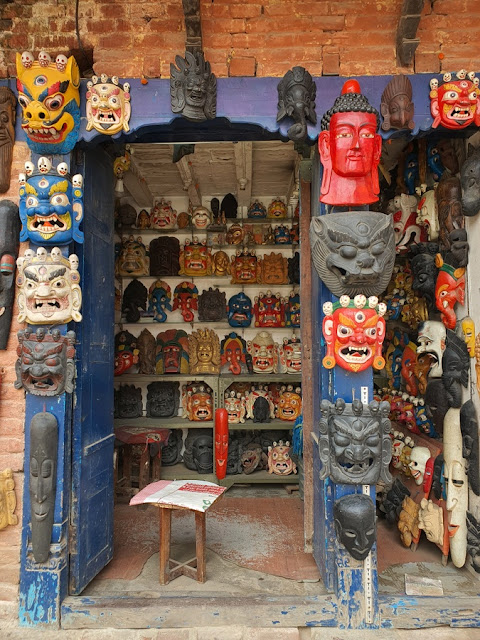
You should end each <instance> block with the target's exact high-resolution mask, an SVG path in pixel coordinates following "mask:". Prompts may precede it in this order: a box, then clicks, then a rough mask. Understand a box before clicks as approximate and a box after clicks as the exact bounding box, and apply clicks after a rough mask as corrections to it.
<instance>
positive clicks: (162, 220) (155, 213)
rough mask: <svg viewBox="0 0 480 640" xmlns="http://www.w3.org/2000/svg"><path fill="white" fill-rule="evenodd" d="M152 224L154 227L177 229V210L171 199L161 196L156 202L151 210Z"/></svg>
mask: <svg viewBox="0 0 480 640" xmlns="http://www.w3.org/2000/svg"><path fill="white" fill-rule="evenodd" d="M150 226H151V227H152V229H175V227H176V226H177V212H176V211H175V209H174V208H173V207H172V203H171V202H170V201H166V200H164V199H163V198H161V199H160V200H158V201H157V202H155V204H154V205H153V207H152V210H151V211H150Z"/></svg>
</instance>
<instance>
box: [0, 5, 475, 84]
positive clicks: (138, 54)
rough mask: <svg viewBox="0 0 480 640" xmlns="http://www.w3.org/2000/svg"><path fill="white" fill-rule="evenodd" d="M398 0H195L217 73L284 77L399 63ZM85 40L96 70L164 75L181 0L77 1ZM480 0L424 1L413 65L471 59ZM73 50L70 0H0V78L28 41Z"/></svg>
mask: <svg viewBox="0 0 480 640" xmlns="http://www.w3.org/2000/svg"><path fill="white" fill-rule="evenodd" d="M402 3H403V0H343V1H342V2H337V1H334V0H310V1H304V0H201V10H202V28H203V45H204V50H205V54H206V57H207V59H208V60H209V61H210V62H211V64H212V68H213V71H214V72H215V73H216V75H217V76H218V77H222V76H227V75H229V74H230V75H248V76H251V75H257V76H282V75H283V74H284V73H285V72H286V71H287V70H288V69H289V68H291V67H292V66H294V65H295V64H301V65H302V66H305V67H306V68H307V69H308V70H309V71H310V72H311V73H312V74H313V75H322V74H326V75H328V74H340V75H343V76H346V75H356V74H357V75H363V74H388V73H394V72H395V71H399V69H398V68H397V65H396V57H395V34H396V28H397V24H398V19H399V16H400V13H401V7H402ZM79 16H80V17H79V26H80V34H81V38H82V43H83V47H84V48H85V49H86V50H89V51H90V50H93V58H94V62H95V65H94V68H95V70H96V72H97V73H102V72H104V73H109V74H116V75H119V76H123V77H125V76H133V77H139V76H141V75H142V74H144V75H145V76H147V77H169V73H170V72H169V65H170V62H173V60H174V57H175V55H177V54H182V53H183V52H184V49H185V31H184V29H185V26H184V19H183V11H182V2H181V0H162V1H161V2H160V1H158V0H156V1H155V2H153V1H151V0H150V1H148V0H147V1H143V0H136V1H135V2H132V0H80V3H79ZM479 17H480V3H479V2H469V1H468V0H427V1H426V2H425V8H424V12H423V16H422V20H421V22H420V27H419V31H418V36H419V37H420V46H419V48H418V50H417V53H416V55H415V60H414V64H413V65H412V67H411V68H409V69H401V71H410V72H417V73H424V72H430V73H433V72H437V71H440V70H444V71H455V70H458V69H460V68H462V67H464V68H467V69H472V68H476V67H477V66H478V58H477V53H478V46H477V45H478V39H479V36H480V27H479V24H480V22H479ZM42 48H44V49H46V50H47V51H49V52H52V53H54V54H56V53H60V52H67V51H75V52H76V56H77V59H79V62H80V58H81V56H82V54H81V53H79V51H80V49H79V45H78V42H77V38H76V35H75V0H4V4H2V3H0V77H5V76H7V75H15V65H14V59H15V58H14V55H15V52H17V51H20V52H21V51H23V50H25V49H29V50H31V51H32V52H34V53H35V55H37V54H38V52H39V51H40V50H41V49H42Z"/></svg>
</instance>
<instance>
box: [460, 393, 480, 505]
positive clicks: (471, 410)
mask: <svg viewBox="0 0 480 640" xmlns="http://www.w3.org/2000/svg"><path fill="white" fill-rule="evenodd" d="M460 428H461V431H462V456H463V458H465V460H466V462H467V475H468V482H469V484H470V489H471V490H472V491H473V492H474V494H475V495H476V496H478V495H480V468H479V465H478V456H479V452H478V419H477V411H476V409H475V405H474V404H473V402H472V401H471V400H467V401H466V402H465V403H464V404H463V405H462V408H461V409H460Z"/></svg>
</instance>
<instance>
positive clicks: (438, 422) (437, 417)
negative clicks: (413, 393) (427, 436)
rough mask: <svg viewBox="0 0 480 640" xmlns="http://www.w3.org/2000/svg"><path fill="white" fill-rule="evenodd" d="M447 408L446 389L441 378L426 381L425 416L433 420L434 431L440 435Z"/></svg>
mask: <svg viewBox="0 0 480 640" xmlns="http://www.w3.org/2000/svg"><path fill="white" fill-rule="evenodd" d="M448 408H449V405H448V399H447V391H446V389H445V387H444V384H443V380H442V379H441V378H433V379H431V380H429V381H428V384H427V389H426V391H425V409H426V414H427V417H428V418H429V419H430V420H431V421H432V422H433V424H434V427H435V431H436V432H437V433H438V434H439V435H440V436H441V435H442V433H443V421H444V418H445V414H446V413H447V411H448Z"/></svg>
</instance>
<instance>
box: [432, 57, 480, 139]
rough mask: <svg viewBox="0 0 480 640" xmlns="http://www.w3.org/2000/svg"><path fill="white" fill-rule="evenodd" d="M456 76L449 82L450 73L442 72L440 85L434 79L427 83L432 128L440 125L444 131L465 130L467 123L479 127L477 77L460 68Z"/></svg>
mask: <svg viewBox="0 0 480 640" xmlns="http://www.w3.org/2000/svg"><path fill="white" fill-rule="evenodd" d="M456 76H457V78H456V79H455V80H452V74H451V73H445V74H444V76H443V83H442V84H439V82H438V80H437V79H436V78H432V80H430V112H431V114H432V116H433V123H432V129H436V128H437V127H438V126H440V125H442V127H445V128H446V129H465V127H468V126H469V125H470V124H475V125H476V126H477V127H478V126H480V110H479V106H478V104H479V95H480V94H479V90H478V78H476V77H475V74H474V73H473V72H470V73H468V74H467V72H466V71H464V70H463V69H462V70H461V71H459V72H458V73H457V74H456Z"/></svg>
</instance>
